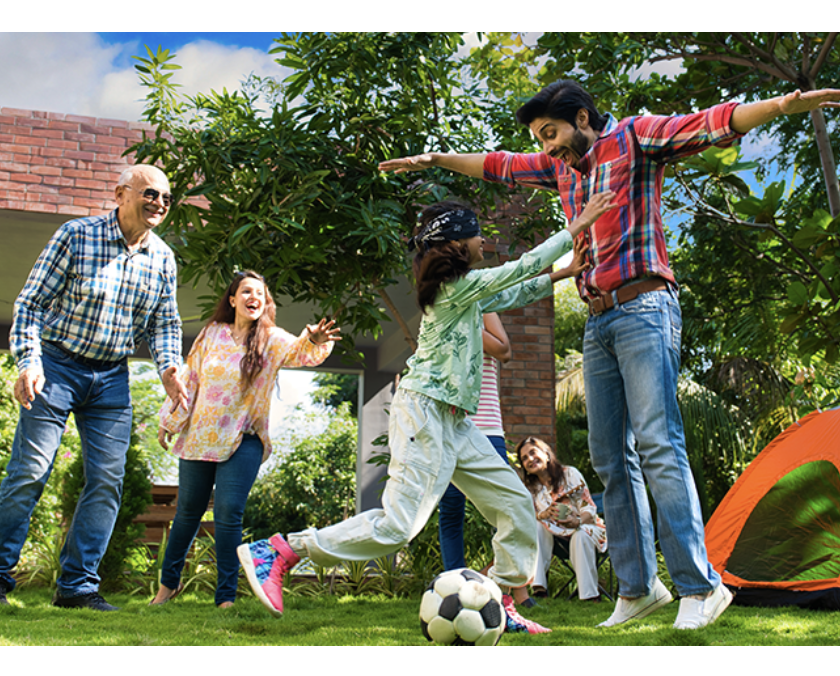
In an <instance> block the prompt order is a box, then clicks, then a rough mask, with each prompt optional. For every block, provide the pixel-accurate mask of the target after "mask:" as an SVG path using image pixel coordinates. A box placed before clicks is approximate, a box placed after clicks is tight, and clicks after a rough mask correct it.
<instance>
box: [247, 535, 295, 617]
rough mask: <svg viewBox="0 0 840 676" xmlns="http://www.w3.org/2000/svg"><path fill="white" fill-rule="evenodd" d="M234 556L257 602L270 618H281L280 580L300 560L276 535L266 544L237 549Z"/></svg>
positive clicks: (263, 541) (254, 544)
mask: <svg viewBox="0 0 840 676" xmlns="http://www.w3.org/2000/svg"><path fill="white" fill-rule="evenodd" d="M236 555H237V556H238V557H239V562H240V563H241V564H242V568H243V569H244V570H245V576H246V577H247V578H248V582H249V584H250V585H251V589H253V590H254V593H255V594H256V595H257V598H258V599H259V600H260V601H262V603H263V605H264V606H265V607H266V608H268V609H269V611H271V613H272V614H273V615H277V616H278V617H279V616H280V615H282V614H283V576H284V575H285V574H286V573H288V572H289V571H290V570H291V569H292V568H294V566H295V564H297V562H298V561H300V557H299V556H298V555H297V554H295V553H294V551H292V548H291V547H290V546H289V543H287V542H286V541H285V540H284V539H283V537H282V536H281V535H280V534H279V533H278V534H277V535H274V536H272V537H270V538H269V539H268V540H258V541H257V542H251V543H249V544H243V545H239V547H237V548H236Z"/></svg>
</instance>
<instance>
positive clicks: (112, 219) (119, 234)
mask: <svg viewBox="0 0 840 676" xmlns="http://www.w3.org/2000/svg"><path fill="white" fill-rule="evenodd" d="M117 211H118V209H114V210H113V211H112V212H111V213H109V214H108V220H107V222H106V228H107V230H108V241H110V242H114V241H116V240H122V241H123V243H125V245H126V248H128V243H127V242H126V241H125V235H123V231H122V229H121V228H120V220H119V218H117ZM150 234H151V231H149V232H146V234H145V236H144V237H143V241H142V242H140V244H138V245H137V247H136V248H135V249H134V251H142V250H146V249H148V248H149V244H150V243H151V239H152V238H151V237H150V236H149V235H150Z"/></svg>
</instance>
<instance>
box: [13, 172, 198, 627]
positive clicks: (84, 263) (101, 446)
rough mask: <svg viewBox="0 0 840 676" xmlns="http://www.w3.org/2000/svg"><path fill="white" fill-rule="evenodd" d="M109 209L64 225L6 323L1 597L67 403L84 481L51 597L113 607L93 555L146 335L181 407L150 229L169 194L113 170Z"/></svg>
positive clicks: (109, 520)
mask: <svg viewBox="0 0 840 676" xmlns="http://www.w3.org/2000/svg"><path fill="white" fill-rule="evenodd" d="M115 198H116V203H117V208H116V209H114V210H113V211H112V212H110V213H108V214H106V215H103V216H93V217H90V218H80V219H76V220H73V221H69V222H67V223H65V224H64V225H62V226H61V227H60V228H59V229H58V231H57V232H56V233H55V234H54V235H53V237H52V238H51V239H50V241H49V243H48V244H47V246H46V248H45V249H44V250H43V251H42V252H41V255H40V256H39V257H38V260H37V261H36V262H35V266H34V267H33V269H32V271H31V273H30V275H29V278H28V279H27V281H26V284H25V285H24V287H23V290H22V291H21V293H20V295H19V296H18V298H17V300H16V301H15V307H14V319H13V322H12V330H11V334H10V341H9V342H10V347H11V352H12V354H13V356H14V358H15V361H16V363H17V367H18V372H19V377H18V380H17V383H16V384H15V390H14V393H15V398H16V399H17V400H18V402H20V404H21V409H20V420H19V422H18V426H17V430H16V433H15V439H14V443H13V446H12V455H11V458H10V459H9V463H8V465H7V467H6V476H5V478H4V479H3V482H2V484H0V506H2V507H0V603H8V601H7V599H6V593H7V592H9V591H11V590H12V589H14V587H15V580H14V578H13V577H12V576H11V573H12V571H13V569H14V567H15V566H16V565H17V563H18V559H19V557H20V551H21V548H22V547H23V544H24V542H25V540H26V537H27V533H28V530H29V521H30V518H31V516H32V512H33V510H34V508H35V506H36V504H37V503H38V500H39V499H40V497H41V493H42V491H43V489H44V485H45V484H46V482H47V479H48V478H49V475H50V472H51V470H52V467H53V462H54V460H55V455H56V451H57V450H58V446H59V444H60V443H61V436H62V433H63V432H64V427H65V424H66V422H67V418H68V416H69V415H70V413H73V415H74V418H75V422H76V427H77V428H78V430H79V436H80V438H81V443H82V454H83V459H84V472H85V485H84V488H83V489H82V493H81V496H80V497H79V503H78V506H77V508H76V513H75V515H74V516H73V521H72V522H71V524H70V529H69V531H68V533H67V539H66V540H65V543H64V547H63V549H62V551H61V557H60V563H61V575H60V577H59V578H58V581H57V589H56V592H55V596H54V597H53V605H55V606H59V607H64V608H91V609H93V610H117V608H115V607H114V606H112V605H111V604H109V603H107V602H106V601H105V600H104V599H103V598H102V597H101V596H100V595H99V582H100V578H99V576H98V574H97V569H98V568H99V562H100V561H101V559H102V556H103V555H104V553H105V550H106V548H107V545H108V541H109V540H110V538H111V532H112V531H113V528H114V523H115V521H116V517H117V512H118V510H119V506H120V499H121V496H122V481H123V475H124V471H125V456H126V451H127V449H128V444H129V438H130V434H131V415H132V410H131V396H130V394H129V387H128V361H127V360H128V357H129V356H130V355H132V354H133V353H134V352H135V350H136V348H137V346H138V344H139V343H140V341H141V340H145V341H146V343H147V344H148V346H149V350H150V352H151V354H152V357H153V358H154V361H155V364H156V365H157V368H158V371H159V373H160V376H161V379H162V381H163V384H164V387H165V389H166V392H167V394H168V395H169V396H170V397H171V398H172V401H173V402H175V403H176V405H181V406H186V390H185V388H184V384H183V383H182V382H181V380H180V378H179V377H178V369H179V367H180V365H181V321H180V318H179V316H178V307H177V303H176V298H175V291H176V266H175V258H174V256H173V254H172V251H171V250H170V249H169V247H168V246H166V244H164V243H163V241H162V240H161V239H160V238H159V237H158V236H157V235H155V234H154V232H153V230H154V229H155V228H156V227H157V226H158V225H160V224H161V223H162V222H163V220H164V218H165V217H166V214H167V213H168V211H169V208H170V206H171V204H172V195H171V193H170V191H169V181H168V180H167V178H166V176H165V175H164V174H163V172H162V171H160V170H159V169H157V168H156V167H152V166H150V165H136V166H133V167H130V168H128V169H126V170H125V171H124V172H123V174H122V175H121V176H120V178H119V181H118V185H117V187H116V190H115Z"/></svg>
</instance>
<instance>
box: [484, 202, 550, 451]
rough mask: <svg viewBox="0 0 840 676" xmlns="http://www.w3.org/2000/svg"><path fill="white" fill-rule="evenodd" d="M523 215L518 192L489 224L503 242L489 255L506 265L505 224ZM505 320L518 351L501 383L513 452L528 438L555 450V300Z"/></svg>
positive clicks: (492, 244)
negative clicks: (494, 228) (498, 233)
mask: <svg viewBox="0 0 840 676" xmlns="http://www.w3.org/2000/svg"><path fill="white" fill-rule="evenodd" d="M524 210H525V207H524V206H523V200H522V199H521V198H520V197H518V196H517V194H516V193H511V194H510V198H509V199H508V200H506V201H505V202H503V203H502V202H500V203H497V205H496V209H495V211H494V213H493V214H492V215H491V217H490V218H488V219H486V220H492V221H493V222H494V223H496V224H497V225H498V226H499V229H500V231H501V240H500V242H498V243H497V242H494V241H492V240H491V241H488V242H487V243H486V244H485V247H484V248H485V251H487V252H488V253H495V252H499V260H500V261H501V262H504V261H506V260H509V259H510V256H507V255H505V254H504V253H502V252H507V250H508V246H507V242H506V241H504V233H505V229H506V228H505V225H504V224H505V222H509V221H510V219H512V218H513V217H514V216H520V215H522V212H523V211H524ZM482 222H485V220H482ZM547 234H548V233H546V235H547ZM543 239H544V237H542V238H539V239H538V240H537V241H538V242H539V241H543ZM526 250H527V247H521V246H520V247H518V248H517V250H516V252H515V254H514V256H521V255H522V254H523V253H524V252H525V251H526ZM500 317H501V320H502V325H503V326H504V328H505V331H506V332H507V334H508V337H509V338H510V343H511V348H512V351H513V356H512V358H511V360H510V361H509V362H508V363H507V364H505V365H504V366H503V367H502V369H501V378H500V380H501V387H500V394H501V397H500V399H501V404H502V418H503V422H504V426H505V438H506V440H507V442H508V447H511V446H514V445H516V444H517V443H519V442H520V441H521V440H522V439H523V438H525V437H527V436H534V437H539V438H540V439H543V440H544V441H545V442H547V443H548V444H549V445H551V447H552V448H554V444H555V440H556V430H555V413H556V410H555V406H554V402H555V380H556V378H555V373H554V299H553V298H552V297H549V298H545V299H543V300H541V301H540V302H538V303H534V304H533V305H529V306H527V307H524V308H519V309H518V310H508V311H507V312H503V313H502V314H501V315H500Z"/></svg>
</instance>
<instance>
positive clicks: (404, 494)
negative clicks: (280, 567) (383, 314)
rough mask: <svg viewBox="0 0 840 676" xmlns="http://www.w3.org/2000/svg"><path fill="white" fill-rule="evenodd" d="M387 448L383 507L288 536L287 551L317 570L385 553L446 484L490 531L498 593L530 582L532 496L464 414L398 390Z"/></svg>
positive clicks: (415, 527) (421, 521)
mask: <svg viewBox="0 0 840 676" xmlns="http://www.w3.org/2000/svg"><path fill="white" fill-rule="evenodd" d="M388 445H389V447H390V449H391V462H390V465H389V466H388V481H387V483H386V484H385V489H384V492H383V494H382V508H381V509H371V510H368V511H366V512H362V513H361V514H357V515H356V516H354V517H352V518H350V519H347V520H346V521H342V522H340V523H337V524H334V525H332V526H327V527H326V528H321V529H314V528H310V529H307V530H305V531H303V532H301V533H290V534H289V535H288V537H287V540H288V542H289V545H290V546H291V547H292V549H294V550H295V551H296V552H298V553H299V554H300V555H301V556H303V555H306V556H309V558H311V559H312V561H314V562H315V563H317V564H319V565H322V566H331V565H336V564H337V563H339V562H340V561H365V560H373V559H376V558H378V557H380V556H385V555H387V554H391V553H393V552H395V551H397V550H398V549H400V548H401V547H403V546H404V545H405V544H407V543H408V542H409V541H411V540H412V539H413V538H414V537H416V536H417V534H418V533H419V532H420V531H421V530H422V529H423V526H424V525H425V524H426V522H427V521H428V520H429V518H430V517H431V515H432V513H433V511H434V509H435V507H437V504H438V502H439V500H440V498H441V497H442V496H443V493H444V491H445V490H446V487H447V486H448V485H449V483H450V481H451V482H452V483H453V484H455V486H457V487H458V489H459V490H460V491H461V492H462V493H463V494H464V495H466V496H467V499H469V500H470V501H471V502H472V503H473V504H474V505H475V506H476V508H478V510H479V512H481V514H482V515H483V516H484V518H485V519H487V521H488V522H489V523H490V524H491V525H493V526H494V527H495V528H496V534H495V536H494V537H493V551H494V555H495V561H494V564H493V566H492V567H491V568H490V571H489V576H490V577H491V578H492V579H493V580H494V581H495V582H496V583H497V584H499V585H500V586H503V587H520V586H522V585H524V584H527V583H528V582H530V580H531V579H532V578H533V577H534V574H535V572H536V568H537V529H538V524H537V520H536V516H535V514H534V506H533V502H532V500H531V495H530V494H529V493H528V491H527V489H526V488H525V486H524V485H523V483H522V481H521V480H520V479H519V477H518V476H517V474H516V472H515V471H514V470H513V469H512V468H511V467H510V466H508V465H507V464H505V462H504V461H503V460H502V459H501V458H500V457H499V454H498V453H497V452H496V450H495V449H494V448H493V445H492V444H491V443H490V441H488V439H487V437H486V436H485V435H484V434H482V433H481V432H480V431H479V430H478V428H477V427H476V426H475V424H474V423H473V422H472V421H471V420H469V419H468V418H467V417H466V416H465V415H464V413H463V411H455V412H453V410H452V407H451V406H449V405H448V404H444V403H442V402H439V401H436V400H434V399H430V398H429V397H426V396H424V395H422V394H418V393H415V392H410V391H406V390H402V389H398V390H397V392H396V394H395V395H394V400H393V402H392V404H391V409H390V419H389V428H388Z"/></svg>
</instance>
